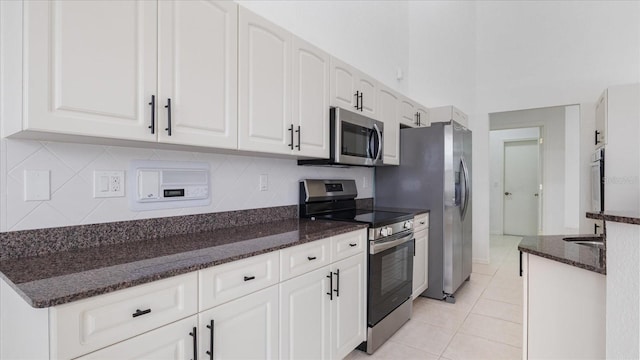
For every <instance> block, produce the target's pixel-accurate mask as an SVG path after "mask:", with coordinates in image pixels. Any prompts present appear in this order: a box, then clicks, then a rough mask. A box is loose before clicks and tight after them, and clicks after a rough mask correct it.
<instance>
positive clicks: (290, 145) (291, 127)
mask: <svg viewBox="0 0 640 360" xmlns="http://www.w3.org/2000/svg"><path fill="white" fill-rule="evenodd" d="M289 131H291V143H289V147H291V150H293V124H291V126H290V127H289Z"/></svg>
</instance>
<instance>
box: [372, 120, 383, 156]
mask: <svg viewBox="0 0 640 360" xmlns="http://www.w3.org/2000/svg"><path fill="white" fill-rule="evenodd" d="M373 128H374V129H375V130H376V134H378V153H377V154H376V160H380V155H382V132H381V131H380V129H378V124H373Z"/></svg>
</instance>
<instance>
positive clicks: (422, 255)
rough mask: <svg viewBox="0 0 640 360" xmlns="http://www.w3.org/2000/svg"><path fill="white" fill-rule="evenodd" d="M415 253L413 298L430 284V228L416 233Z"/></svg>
mask: <svg viewBox="0 0 640 360" xmlns="http://www.w3.org/2000/svg"><path fill="white" fill-rule="evenodd" d="M415 240H416V246H415V254H414V256H413V288H412V289H413V290H412V295H411V296H412V298H414V299H415V298H416V297H418V296H420V294H422V292H423V291H425V290H427V287H428V285H429V283H428V281H429V230H428V229H424V230H420V231H418V232H416V233H415Z"/></svg>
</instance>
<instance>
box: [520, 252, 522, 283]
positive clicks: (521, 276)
mask: <svg viewBox="0 0 640 360" xmlns="http://www.w3.org/2000/svg"><path fill="white" fill-rule="evenodd" d="M520 276H521V277H522V251H520Z"/></svg>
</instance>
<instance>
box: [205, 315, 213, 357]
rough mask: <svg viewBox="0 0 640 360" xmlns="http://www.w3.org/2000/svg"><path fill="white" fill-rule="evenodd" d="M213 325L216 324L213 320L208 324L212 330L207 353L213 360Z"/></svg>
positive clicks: (208, 327)
mask: <svg viewBox="0 0 640 360" xmlns="http://www.w3.org/2000/svg"><path fill="white" fill-rule="evenodd" d="M213 325H214V321H213V320H211V323H209V325H207V329H209V330H210V333H209V335H210V337H209V350H207V351H206V353H207V355H209V359H210V360H213Z"/></svg>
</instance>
